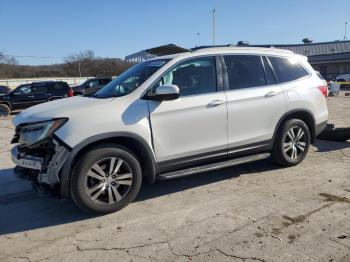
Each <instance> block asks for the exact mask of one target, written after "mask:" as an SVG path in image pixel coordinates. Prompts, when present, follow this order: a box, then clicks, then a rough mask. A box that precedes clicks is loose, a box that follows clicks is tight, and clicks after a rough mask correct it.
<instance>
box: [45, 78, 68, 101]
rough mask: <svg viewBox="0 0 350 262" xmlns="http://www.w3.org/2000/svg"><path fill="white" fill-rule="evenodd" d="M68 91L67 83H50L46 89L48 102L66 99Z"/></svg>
mask: <svg viewBox="0 0 350 262" xmlns="http://www.w3.org/2000/svg"><path fill="white" fill-rule="evenodd" d="M68 89H69V86H68V84H67V83H63V82H55V83H50V84H49V87H48V93H47V97H48V99H49V100H55V99H60V98H63V97H68Z"/></svg>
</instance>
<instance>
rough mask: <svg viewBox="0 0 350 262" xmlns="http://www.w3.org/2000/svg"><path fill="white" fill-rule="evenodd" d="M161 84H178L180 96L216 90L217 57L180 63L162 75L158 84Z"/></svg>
mask: <svg viewBox="0 0 350 262" xmlns="http://www.w3.org/2000/svg"><path fill="white" fill-rule="evenodd" d="M159 85H177V86H178V87H179V90H180V96H190V95H200V94H208V93H213V92H216V66H215V58H214V57H203V58H195V59H192V60H189V61H185V62H183V63H180V64H179V65H177V66H175V67H174V68H173V69H172V70H170V71H169V72H168V73H166V74H165V75H164V76H163V77H162V79H161V80H160V81H159V83H157V84H156V86H159Z"/></svg>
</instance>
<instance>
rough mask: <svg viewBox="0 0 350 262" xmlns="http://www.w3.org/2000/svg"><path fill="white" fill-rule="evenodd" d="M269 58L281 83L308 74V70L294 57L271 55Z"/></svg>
mask: <svg viewBox="0 0 350 262" xmlns="http://www.w3.org/2000/svg"><path fill="white" fill-rule="evenodd" d="M269 60H270V62H271V64H272V67H273V69H274V71H275V74H276V76H277V79H278V81H279V82H280V83H285V82H290V81H294V80H297V79H299V78H302V77H305V76H307V75H308V72H307V71H306V70H305V69H304V68H303V67H302V66H301V65H300V64H299V62H298V61H296V60H294V59H291V58H284V57H273V56H269Z"/></svg>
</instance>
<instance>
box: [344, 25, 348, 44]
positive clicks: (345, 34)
mask: <svg viewBox="0 0 350 262" xmlns="http://www.w3.org/2000/svg"><path fill="white" fill-rule="evenodd" d="M347 27H348V22H345V33H344V40H348V36H347V33H348V32H347V31H348V30H347Z"/></svg>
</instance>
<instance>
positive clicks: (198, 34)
mask: <svg viewBox="0 0 350 262" xmlns="http://www.w3.org/2000/svg"><path fill="white" fill-rule="evenodd" d="M200 35H201V33H199V32H197V43H196V47H198V44H199V36H200Z"/></svg>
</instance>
